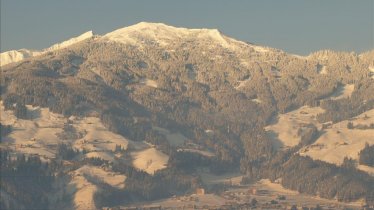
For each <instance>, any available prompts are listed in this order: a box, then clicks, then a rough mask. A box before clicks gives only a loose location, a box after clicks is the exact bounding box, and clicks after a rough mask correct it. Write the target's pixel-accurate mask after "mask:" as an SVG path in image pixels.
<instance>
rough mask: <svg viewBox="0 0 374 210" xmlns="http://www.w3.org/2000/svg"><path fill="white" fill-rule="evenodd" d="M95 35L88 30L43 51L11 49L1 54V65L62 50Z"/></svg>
mask: <svg viewBox="0 0 374 210" xmlns="http://www.w3.org/2000/svg"><path fill="white" fill-rule="evenodd" d="M92 37H93V32H92V31H87V32H85V33H83V34H81V35H79V36H77V37H73V38H71V39H68V40H66V41H63V42H60V43H57V44H54V45H52V46H50V47H48V48H46V49H43V50H41V51H38V50H28V49H20V50H10V51H6V52H3V53H1V54H0V66H4V65H6V64H9V63H13V62H17V61H21V60H23V59H25V58H29V57H34V56H38V55H42V54H44V53H47V52H51V51H55V50H60V49H63V48H66V47H69V46H71V45H73V44H76V43H78V42H81V41H83V40H86V39H89V38H92Z"/></svg>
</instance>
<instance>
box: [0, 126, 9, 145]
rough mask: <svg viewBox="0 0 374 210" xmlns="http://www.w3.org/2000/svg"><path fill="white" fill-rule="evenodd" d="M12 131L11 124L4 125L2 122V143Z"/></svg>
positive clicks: (0, 132)
mask: <svg viewBox="0 0 374 210" xmlns="http://www.w3.org/2000/svg"><path fill="white" fill-rule="evenodd" d="M10 132H12V126H11V125H3V124H1V123H0V143H1V142H2V140H3V137H5V136H7V135H8V134H9V133H10Z"/></svg>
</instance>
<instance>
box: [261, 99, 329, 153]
mask: <svg viewBox="0 0 374 210" xmlns="http://www.w3.org/2000/svg"><path fill="white" fill-rule="evenodd" d="M323 112H324V110H323V109H322V108H320V107H308V106H303V107H301V108H299V109H297V110H294V111H291V112H288V113H285V114H281V115H279V117H278V120H277V122H276V123H275V124H272V125H269V126H267V127H266V128H265V130H266V131H268V133H269V134H270V136H271V137H272V138H273V140H274V144H275V147H277V148H282V147H293V146H296V145H297V144H299V142H300V136H299V135H298V134H297V131H298V129H299V128H300V127H302V126H303V125H305V124H310V123H312V124H314V125H315V126H316V127H317V128H321V124H320V123H318V122H317V120H316V116H317V114H319V113H323Z"/></svg>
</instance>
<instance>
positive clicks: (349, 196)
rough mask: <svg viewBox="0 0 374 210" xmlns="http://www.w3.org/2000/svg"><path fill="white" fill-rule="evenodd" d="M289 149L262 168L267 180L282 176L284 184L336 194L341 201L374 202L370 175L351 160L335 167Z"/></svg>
mask: <svg viewBox="0 0 374 210" xmlns="http://www.w3.org/2000/svg"><path fill="white" fill-rule="evenodd" d="M291 152H293V151H292V150H289V151H288V152H285V153H284V154H282V155H278V156H276V157H275V158H274V159H273V160H272V161H271V162H270V164H269V166H268V168H267V169H266V170H264V171H266V174H267V176H269V178H271V180H273V181H274V180H276V179H278V178H282V185H283V186H284V187H286V188H288V189H292V190H297V191H298V192H301V193H306V194H311V195H319V196H320V197H322V198H328V199H333V198H335V197H336V198H337V199H338V201H343V202H352V201H356V200H358V199H362V198H363V199H365V201H366V202H367V203H368V204H369V205H373V204H374V178H373V177H371V176H370V175H368V174H366V173H364V172H360V171H358V170H357V169H356V168H355V167H354V164H353V165H352V164H349V163H347V164H343V166H342V167H338V166H336V165H334V164H330V163H326V162H323V161H316V160H312V159H311V158H310V157H303V156H299V155H292V154H291ZM287 156H288V157H289V156H291V157H290V158H287ZM348 162H349V160H348Z"/></svg>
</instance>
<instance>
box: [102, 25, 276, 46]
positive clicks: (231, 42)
mask: <svg viewBox="0 0 374 210" xmlns="http://www.w3.org/2000/svg"><path fill="white" fill-rule="evenodd" d="M102 39H104V40H110V41H114V42H119V43H122V44H129V45H133V46H137V47H142V45H143V44H146V45H154V46H160V47H166V46H168V45H170V44H173V43H176V42H178V41H182V40H183V41H186V40H188V41H196V40H200V41H202V42H203V43H207V44H209V45H212V44H213V43H214V44H218V45H220V46H222V47H223V48H227V49H232V50H235V49H237V48H241V47H251V48H252V49H253V50H255V51H257V52H261V53H265V52H268V51H269V50H270V49H271V48H267V47H261V46H257V45H252V44H248V43H245V42H242V41H238V40H235V39H232V38H229V37H227V36H225V35H223V34H222V33H221V32H220V31H219V30H217V29H206V28H203V29H188V28H179V27H173V26H168V25H165V24H163V23H148V22H140V23H138V24H135V25H132V26H129V27H125V28H121V29H118V30H115V31H113V32H110V33H108V34H105V35H104V36H103V37H102Z"/></svg>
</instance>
